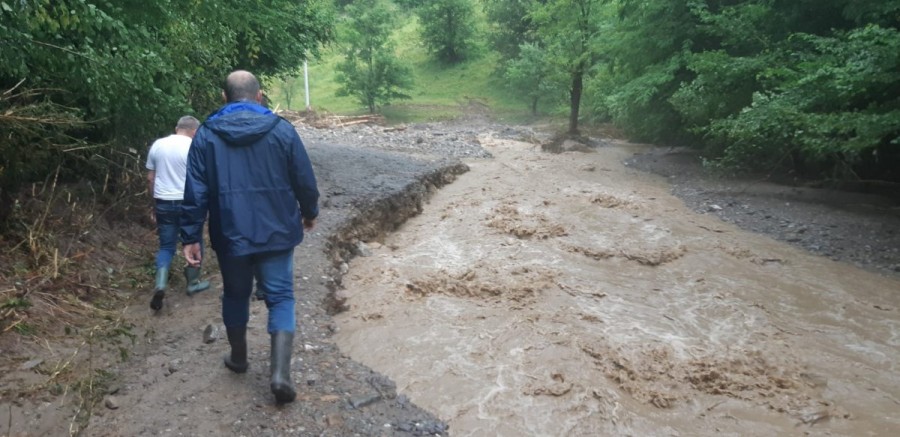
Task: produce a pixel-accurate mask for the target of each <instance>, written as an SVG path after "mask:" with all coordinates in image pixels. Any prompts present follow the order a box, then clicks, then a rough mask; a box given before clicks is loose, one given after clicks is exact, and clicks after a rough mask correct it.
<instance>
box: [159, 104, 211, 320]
mask: <svg viewBox="0 0 900 437" xmlns="http://www.w3.org/2000/svg"><path fill="white" fill-rule="evenodd" d="M199 127H200V121H199V120H197V119H196V118H194V117H191V116H189V115H187V116H184V117H181V118H180V119H179V120H178V124H177V125H176V126H175V133H174V134H172V135H169V136H167V137H164V138H160V139H158V140H156V141H155V142H153V145H152V146H150V153H148V154H147V170H149V172H148V173H147V183H148V188H149V192H150V193H151V194H152V195H153V202H154V205H153V209H152V212H151V217H152V219H153V221H154V222H155V223H156V230H157V233H158V234H159V252H157V254H156V286H155V288H154V293H153V299H152V300H151V301H150V308H151V309H153V310H154V311H158V310H160V309H161V308H162V304H163V298H164V297H165V291H166V282H168V279H169V266H170V265H171V264H172V258H174V257H175V248H176V245H177V242H178V230H179V227H180V226H179V219H180V217H181V202H182V200H183V199H184V181H185V177H186V173H187V157H188V151H190V149H191V139H192V138H193V137H194V133H195V132H196V131H197V128H199ZM184 276H185V278H186V279H187V293H188V294H194V293H199V292H201V291H203V290H206V289H207V288H209V281H200V267H199V266H197V267H191V266H187V267H185V268H184Z"/></svg>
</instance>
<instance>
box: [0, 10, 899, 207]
mask: <svg viewBox="0 0 900 437" xmlns="http://www.w3.org/2000/svg"><path fill="white" fill-rule="evenodd" d="M385 11H387V12H385ZM398 15H408V16H410V17H415V19H417V20H418V23H419V27H420V28H421V32H420V34H419V35H420V37H421V44H422V45H423V46H425V47H427V48H428V50H429V52H430V53H432V54H433V56H434V57H435V59H436V60H438V61H440V62H444V63H446V64H447V65H450V64H455V63H461V62H468V61H469V60H471V59H476V58H478V57H479V56H484V53H486V52H491V53H495V54H497V55H498V57H499V59H500V62H498V64H497V66H496V75H497V77H500V78H502V80H503V82H505V83H508V84H510V85H511V86H510V88H509V93H511V94H516V95H519V96H521V97H522V98H523V99H524V100H525V103H524V105H523V107H527V108H528V109H530V110H531V111H534V112H539V111H540V110H544V111H545V112H550V111H548V109H549V108H559V107H563V108H565V113H566V114H567V115H568V130H569V132H570V133H572V134H576V133H577V132H578V131H579V126H583V125H584V123H612V124H613V125H615V126H617V127H618V128H620V129H622V130H623V131H624V132H625V133H626V134H627V135H628V136H629V137H630V138H632V139H634V140H638V141H645V142H653V143H658V144H666V145H685V146H691V147H696V148H699V149H701V150H702V151H703V153H704V156H705V157H706V160H707V163H708V164H709V165H710V166H711V167H714V168H723V169H730V170H734V169H738V170H752V171H775V170H779V171H785V172H795V174H798V175H800V176H805V177H809V178H818V179H827V180H855V181H875V182H878V183H884V184H889V186H894V185H892V184H893V183H897V182H900V0H481V1H476V0H433V1H425V0H395V1H394V2H391V1H389V0H357V1H348V0H343V1H341V0H336V1H334V2H332V1H329V0H305V1H292V0H272V1H267V2H246V1H240V0H216V1H194V0H140V1H138V0H115V1H112V0H110V1H101V0H96V1H95V0H0V39H2V45H0V132H2V137H3V139H2V142H0V221H5V220H6V218H7V217H8V216H9V214H10V212H11V211H12V210H13V208H14V204H15V201H14V199H15V197H16V193H17V192H18V190H20V189H21V188H22V187H23V186H24V185H25V184H28V183H32V182H35V181H45V180H47V179H48V177H54V178H60V179H61V180H70V181H82V180H84V179H89V180H93V181H94V182H103V184H104V190H106V189H107V188H108V189H109V190H111V191H114V189H115V183H116V181H117V180H118V178H119V176H120V174H121V173H122V172H123V171H124V169H125V168H136V169H138V170H139V169H140V162H141V159H142V158H141V155H142V154H143V153H145V149H146V144H148V142H149V141H151V140H152V139H153V138H155V137H158V136H160V135H162V134H165V133H167V132H168V131H170V130H171V128H172V124H173V121H174V120H176V119H177V117H178V116H180V115H183V114H195V115H198V114H199V115H201V116H202V115H203V114H206V113H208V112H209V111H210V110H212V109H214V108H215V106H216V105H218V104H219V103H220V96H219V88H220V82H221V80H222V78H223V77H224V76H225V74H227V72H228V71H230V70H233V69H237V68H244V69H248V70H251V71H253V72H254V73H257V74H258V75H260V76H262V77H264V78H277V77H280V76H283V75H288V74H295V72H296V69H297V67H298V66H299V65H302V63H303V60H304V59H307V58H310V57H316V56H318V54H319V53H320V50H321V49H322V48H323V47H325V46H327V45H329V44H336V45H339V46H341V47H345V50H346V56H345V58H346V60H345V62H344V63H343V64H342V65H341V67H340V74H341V77H342V80H343V82H344V85H343V88H342V92H344V93H345V94H347V95H354V96H358V97H359V98H360V101H361V102H363V103H364V106H365V107H368V108H369V109H371V110H376V108H377V106H378V105H384V104H388V103H390V101H391V100H392V99H398V98H412V97H410V96H411V95H412V94H411V93H409V89H410V88H411V87H413V86H415V85H414V84H413V83H412V82H411V81H410V80H409V78H408V77H407V75H408V71H407V69H406V68H405V67H404V60H403V59H402V57H399V56H398V55H397V54H396V53H395V52H394V45H393V44H392V42H391V41H392V40H391V38H390V33H391V32H392V29H394V27H395V26H396V24H395V23H396V18H397V16H398ZM201 118H202V117H201ZM129 166H130V167H129Z"/></svg>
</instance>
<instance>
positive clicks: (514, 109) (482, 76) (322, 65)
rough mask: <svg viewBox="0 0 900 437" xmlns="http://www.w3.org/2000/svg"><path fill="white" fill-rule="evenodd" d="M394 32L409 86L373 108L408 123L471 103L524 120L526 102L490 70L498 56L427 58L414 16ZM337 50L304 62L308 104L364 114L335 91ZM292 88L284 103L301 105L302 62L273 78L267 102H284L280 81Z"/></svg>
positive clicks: (449, 114)
mask: <svg viewBox="0 0 900 437" xmlns="http://www.w3.org/2000/svg"><path fill="white" fill-rule="evenodd" d="M405 23H406V24H404V25H403V26H401V27H399V28H398V29H397V31H396V32H395V34H394V40H395V42H396V47H397V50H396V52H397V56H398V57H399V58H400V59H401V60H402V61H403V62H405V63H407V65H410V66H411V67H412V70H413V80H414V85H413V89H412V90H410V91H409V92H408V93H409V95H410V96H412V99H410V100H397V101H395V102H393V104H392V105H390V106H386V107H381V108H378V110H377V111H378V113H380V114H382V115H384V116H385V118H386V119H387V120H388V122H391V123H408V122H423V121H435V120H446V119H452V118H455V117H458V116H460V115H462V114H463V113H464V112H466V111H469V110H472V109H473V108H486V109H487V112H489V113H490V114H492V115H493V116H494V117H495V118H497V119H501V120H510V121H524V120H529V119H530V115H529V113H528V108H527V104H526V102H524V101H520V100H517V99H516V98H515V96H514V91H513V90H510V89H508V88H507V87H504V86H503V81H502V79H501V78H498V77H496V76H495V75H494V70H495V69H496V67H497V62H498V57H497V55H496V54H494V53H492V52H489V51H486V50H485V51H483V52H484V53H483V54H481V55H479V56H476V57H473V58H472V59H470V60H468V61H465V62H463V63H460V64H456V65H447V64H443V63H440V62H437V61H434V60H433V59H431V57H430V55H429V54H428V53H427V52H426V51H425V48H424V47H423V46H422V44H421V42H420V41H421V40H420V38H419V35H418V24H417V21H416V20H415V19H414V18H412V17H410V18H409V19H407V20H405ZM340 59H341V55H340V53H339V52H338V50H337V49H336V48H335V47H332V48H331V49H329V50H326V51H325V52H324V53H323V56H322V59H320V60H312V61H310V62H309V68H308V71H309V88H310V89H309V94H310V106H312V108H313V109H314V110H316V111H319V112H328V113H334V114H340V115H358V114H364V113H366V112H367V110H366V109H365V108H364V107H362V106H361V105H360V104H359V103H357V102H356V101H355V100H354V99H353V98H351V97H338V96H336V95H335V93H336V92H337V89H338V83H337V81H336V80H335V66H336V65H337V63H338V62H340ZM285 86H290V89H291V90H292V92H293V98H292V99H291V105H290V108H289V109H294V110H302V109H304V106H305V96H304V91H303V71H302V66H301V68H300V71H299V75H298V76H297V78H295V79H294V80H293V81H290V80H289V81H286V82H282V83H278V82H277V81H273V83H272V84H271V86H270V88H271V91H270V92H269V98H270V99H271V101H272V103H273V105H279V106H280V107H281V108H288V105H287V99H286V96H285V93H284V91H285V90H284V87H285Z"/></svg>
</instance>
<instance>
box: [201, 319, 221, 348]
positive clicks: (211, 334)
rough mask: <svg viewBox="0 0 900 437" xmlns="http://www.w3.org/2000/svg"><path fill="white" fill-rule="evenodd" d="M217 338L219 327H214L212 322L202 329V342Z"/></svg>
mask: <svg viewBox="0 0 900 437" xmlns="http://www.w3.org/2000/svg"><path fill="white" fill-rule="evenodd" d="M218 338H219V328H216V327H215V326H213V325H212V324H209V325H206V329H204V330H203V342H204V343H206V344H210V343H212V342H214V341H216V339H218Z"/></svg>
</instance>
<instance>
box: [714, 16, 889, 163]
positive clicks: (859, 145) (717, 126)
mask: <svg viewBox="0 0 900 437" xmlns="http://www.w3.org/2000/svg"><path fill="white" fill-rule="evenodd" d="M790 43H791V44H790V46H791V48H792V51H791V52H790V53H788V54H787V55H785V56H784V59H783V63H782V64H780V66H779V67H777V68H771V69H768V70H766V71H765V72H763V73H762V74H761V77H762V78H763V79H764V84H765V91H760V92H758V93H757V94H755V95H754V98H753V102H752V104H750V105H749V106H748V107H746V108H744V109H743V110H741V111H740V112H739V113H737V114H735V115H733V116H731V117H728V118H724V119H718V120H715V121H713V122H712V123H711V124H710V126H709V127H708V128H707V129H705V132H707V133H708V134H709V135H710V137H711V138H712V139H713V140H714V141H715V143H714V144H719V145H721V146H720V147H721V150H722V158H721V163H722V164H724V165H731V166H738V165H739V166H742V167H749V168H755V167H756V165H751V164H750V163H753V164H762V165H766V164H768V165H774V163H776V162H778V161H779V159H780V157H781V156H783V155H784V154H787V153H795V154H798V155H799V156H802V157H803V160H804V162H806V163H807V164H808V163H822V162H827V161H832V162H840V163H846V164H856V163H858V162H860V161H861V160H863V159H865V158H867V157H869V156H871V155H872V154H873V153H874V152H876V151H877V150H879V149H883V148H891V149H896V148H897V147H900V102H898V101H897V100H896V96H897V95H898V93H900V32H898V31H897V30H896V29H885V28H882V27H880V26H875V25H871V26H867V27H864V28H860V29H856V30H853V31H850V32H846V33H840V34H837V35H835V36H833V37H820V36H814V35H804V34H796V35H795V36H794V38H792V39H791V41H790ZM762 145H766V146H765V147H763V146H762ZM769 149H774V150H769Z"/></svg>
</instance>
